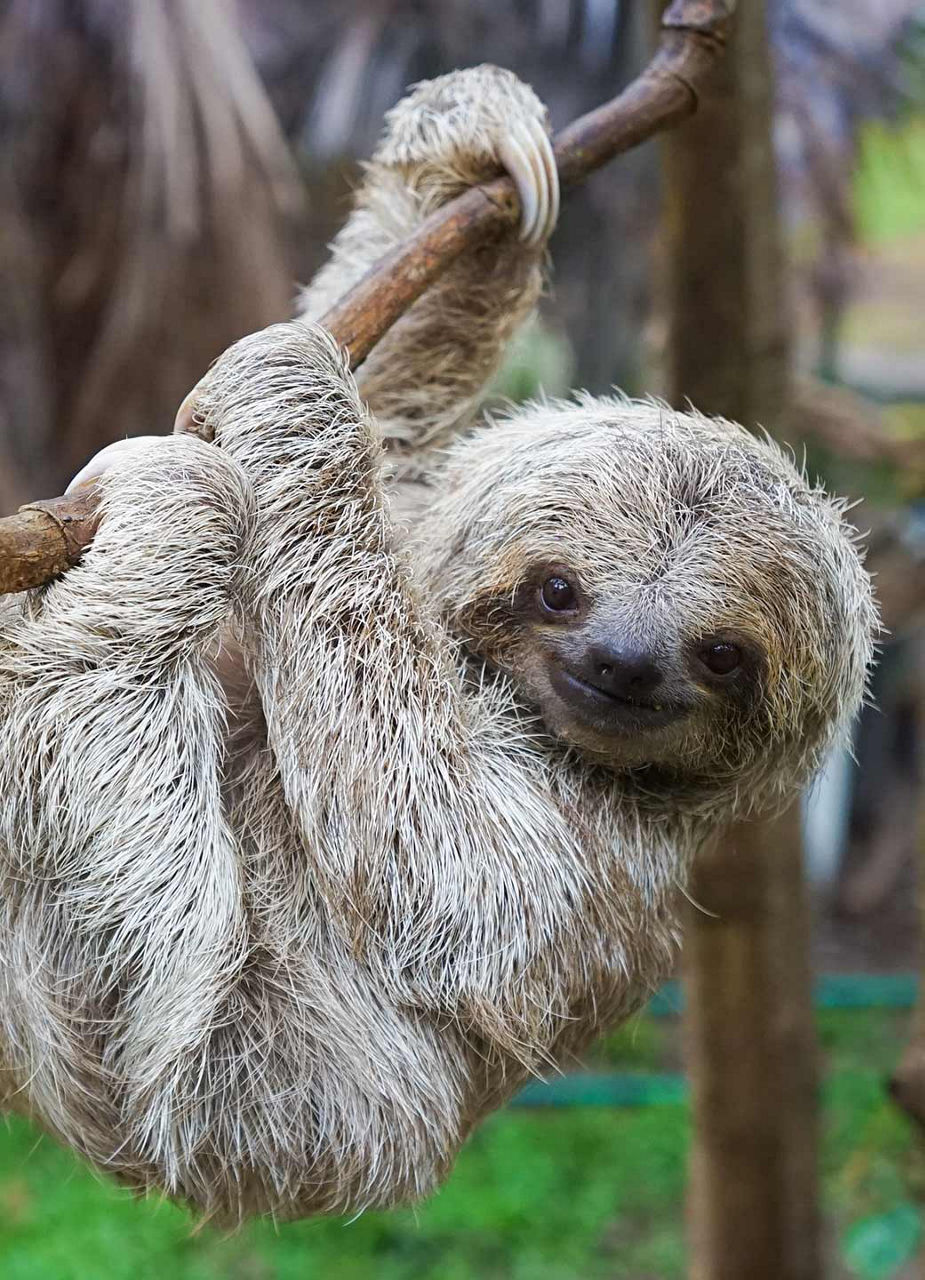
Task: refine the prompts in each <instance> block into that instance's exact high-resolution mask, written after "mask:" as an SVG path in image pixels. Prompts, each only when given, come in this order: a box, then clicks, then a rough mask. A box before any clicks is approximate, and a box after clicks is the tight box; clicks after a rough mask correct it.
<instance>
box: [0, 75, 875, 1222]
mask: <svg viewBox="0 0 925 1280" xmlns="http://www.w3.org/2000/svg"><path fill="white" fill-rule="evenodd" d="M503 170H507V171H508V172H510V173H511V174H512V176H513V177H514V179H515V181H516V183H517V185H518V189H519V190H520V193H521V199H522V204H523V210H524V212H523V224H522V227H521V235H520V238H519V239H514V238H513V237H508V238H507V239H505V240H503V241H501V242H499V243H498V244H495V245H491V246H489V247H488V248H486V249H484V250H482V251H481V252H480V253H476V254H474V255H472V258H471V259H467V260H465V261H460V262H458V263H457V264H456V265H455V266H454V267H453V268H452V269H451V270H450V272H449V273H448V274H447V275H446V276H445V277H444V278H443V279H442V281H441V282H440V283H439V284H438V285H437V286H436V288H435V289H434V290H433V291H432V292H431V293H430V294H429V295H427V296H426V297H425V298H423V299H422V300H421V301H420V302H419V303H417V304H416V305H415V307H414V308H413V309H412V310H411V312H410V313H409V314H408V316H407V317H406V318H405V319H404V320H402V321H401V322H400V323H399V324H398V325H396V326H395V328H394V329H393V330H392V331H391V332H390V334H389V335H388V336H387V337H386V339H385V340H384V341H383V342H382V343H381V344H380V346H379V347H378V348H377V350H376V351H375V353H374V354H373V356H372V357H371V358H370V360H369V361H368V362H367V363H366V365H365V366H364V368H363V369H362V371H361V380H360V384H359V387H358V386H357V385H356V383H355V382H354V380H353V379H352V377H351V375H350V374H349V372H348V371H347V368H346V365H345V362H344V358H343V356H342V354H341V353H340V352H339V351H338V349H337V347H336V345H335V344H334V342H333V340H332V339H331V338H330V336H329V335H328V334H327V333H326V332H325V330H324V329H323V328H322V327H321V326H320V325H319V324H318V323H317V317H318V316H320V315H321V314H323V312H324V310H325V309H326V308H327V306H329V305H330V303H331V302H332V301H333V300H334V299H335V298H336V297H338V296H339V295H340V294H341V293H342V292H343V291H344V290H345V289H346V288H347V287H349V285H350V284H351V283H352V282H353V281H354V280H355V279H356V278H357V276H358V275H359V274H361V273H362V272H363V270H364V269H365V268H366V267H367V266H368V265H369V264H370V263H371V262H372V261H373V260H374V259H375V258H377V257H378V256H380V255H381V254H382V253H383V252H384V251H385V250H387V249H388V248H389V247H391V245H393V244H394V243H395V242H396V241H397V240H399V239H401V238H402V237H403V236H405V235H407V234H408V233H409V232H410V231H411V230H412V229H413V228H414V227H415V226H416V225H417V224H418V223H419V222H420V220H421V219H422V218H424V217H425V216H426V215H427V214H428V212H430V211H431V210H432V209H433V208H435V207H438V206H439V205H440V204H441V203H442V202H443V201H445V200H447V199H450V198H452V196H453V195H455V194H456V193H457V192H458V191H459V190H461V189H462V188H463V187H465V186H468V185H470V184H471V183H473V182H477V181H481V180H484V179H485V178H487V177H490V176H493V175H495V174H497V173H498V172H501V171H503ZM557 199H558V196H557V187H556V183H555V169H554V165H553V163H552V157H551V151H550V146H549V142H548V137H547V133H546V126H545V114H544V111H543V108H542V106H541V105H540V104H539V102H538V101H537V100H536V98H535V97H534V96H533V94H532V92H531V91H530V90H529V89H527V88H526V87H525V86H523V85H522V84H520V83H519V82H518V81H517V80H516V79H515V78H514V77H513V76H512V75H511V74H510V73H507V72H503V71H499V70H497V69H494V68H476V69H475V70H472V71H466V72H460V73H455V74H453V75H450V76H446V77H442V78H441V79H439V80H436V81H433V82H431V83H428V84H423V85H421V86H418V87H417V88H416V89H415V90H414V91H413V92H412V93H411V95H410V96H409V97H408V98H407V99H406V100H405V101H404V102H403V103H401V104H400V105H399V106H398V107H397V108H396V109H395V110H394V111H393V112H392V113H391V115H390V117H389V118H388V121H387V126H386V132H385V137H384V140H383V142H382V144H381V146H380V148H379V150H378V152H377V153H376V155H375V157H374V159H373V161H372V163H371V164H370V165H369V167H368V169H367V171H366V176H365V181H364V184H363V186H362V188H361V189H360V191H359V192H358V195H357V198H356V204H355V208H354V211H353V213H352V215H351V217H350V219H349V221H348V223H347V225H346V227H345V228H344V230H343V231H342V232H341V234H340V236H339V237H338V238H337V240H336V242H335V244H334V246H333V252H332V256H331V259H330V262H329V263H328V265H327V266H326V267H325V268H323V270H322V271H321V273H320V275H319V276H318V277H317V278H316V280H315V281H314V282H313V283H312V284H311V285H310V286H309V287H308V289H307V290H306V291H305V292H304V294H303V296H302V299H301V304H300V306H301V314H300V316H299V317H298V318H297V319H295V320H293V321H291V322H289V323H285V324H282V325H278V326H275V327H273V328H271V329H269V330H266V331H264V332H262V333H260V334H256V335H253V336H251V337H248V338H245V339H243V340H242V341H241V342H239V343H237V344H236V345H235V346H234V347H232V348H231V349H230V350H229V351H228V352H226V353H225V355H224V356H222V357H221V358H220V359H219V361H218V362H217V364H216V365H215V366H214V367H213V369H212V371H211V373H210V375H209V376H208V378H207V379H206V381H205V382H204V384H203V389H202V394H201V397H200V400H199V403H198V408H197V414H198V417H199V419H200V421H201V422H202V424H203V426H204V427H205V428H207V429H208V432H209V433H211V434H212V436H213V443H209V444H207V443H205V441H204V440H202V439H199V438H197V437H196V436H194V435H175V436H173V437H167V438H163V439H158V440H156V441H149V442H147V443H138V442H129V444H128V445H123V446H117V447H116V448H115V450H114V451H113V450H110V451H107V452H106V453H105V454H104V455H102V456H101V457H100V458H98V459H97V460H95V462H94V463H92V464H91V465H90V468H89V470H88V472H86V473H85V474H84V475H82V477H81V479H86V478H87V476H92V477H95V479H96V482H97V483H98V484H99V486H100V489H101V494H102V512H103V515H102V520H101V524H100V528H99V532H98V534H97V537H96V539H95V541H94V544H93V546H92V547H91V548H90V549H89V550H88V551H87V553H86V555H85V556H84V558H83V560H82V562H81V563H80V564H79V565H78V566H76V567H75V568H74V569H72V570H71V571H69V572H68V573H67V574H66V575H65V576H64V577H62V578H61V579H59V580H58V581H56V582H55V583H53V584H51V585H50V586H48V587H47V588H44V589H42V590H40V591H37V592H33V593H30V594H28V595H25V596H21V597H18V598H15V599H10V600H8V601H6V602H5V603H4V605H3V606H2V611H0V796H2V800H0V875H2V895H0V1045H2V1058H3V1078H4V1081H5V1093H6V1095H7V1099H8V1105H10V1106H13V1107H20V1108H22V1109H25V1110H28V1112H29V1113H30V1114H31V1115H33V1116H34V1117H35V1118H37V1119H38V1121H39V1122H41V1123H42V1124H43V1125H44V1126H45V1127H46V1128H47V1129H49V1130H50V1131H51V1132H52V1133H54V1134H55V1135H57V1137H59V1138H60V1139H61V1140H63V1141H64V1142H66V1143H69V1144H70V1145H71V1146H73V1147H74V1148H76V1149H77V1150H78V1151H79V1152H81V1153H82V1154H83V1155H84V1156H85V1157H86V1158H87V1159H89V1160H90V1161H92V1162H93V1164H94V1165H96V1166H97V1167H99V1168H100V1169H103V1170H106V1171H107V1172H109V1173H110V1174H113V1175H115V1176H116V1177H118V1178H119V1179H121V1181H122V1182H124V1183H125V1184H127V1185H129V1186H131V1187H133V1188H136V1189H138V1190H146V1189H154V1188H157V1189H160V1190H162V1191H163V1192H165V1193H166V1194H168V1195H169V1196H171V1197H174V1198H177V1199H179V1200H182V1201H185V1202H187V1203H188V1204H190V1205H192V1206H194V1207H195V1208H196V1209H198V1210H199V1211H200V1212H201V1213H203V1214H205V1215H207V1216H209V1217H213V1218H217V1219H221V1220H228V1221H232V1222H234V1221H237V1220H240V1219H241V1218H243V1217H245V1216H246V1215H249V1214H254V1213H272V1214H273V1215H275V1216H276V1217H278V1218H291V1217H295V1216H300V1215H306V1214H314V1213H342V1212H347V1211H350V1212H355V1211H357V1210H360V1209H365V1208H369V1207H373V1206H378V1207H383V1206H391V1205H396V1204H400V1203H406V1202H409V1201H413V1200H416V1199H418V1198H419V1197H421V1196H424V1195H426V1194H427V1193H429V1192H430V1191H432V1190H433V1189H434V1188H435V1187H436V1186H438V1185H439V1184H440V1182H441V1181H442V1179H444V1178H445V1176H446V1174H447V1172H448V1170H449V1169H450V1167H451V1165H452V1163H453V1160H454V1158H455V1156H456V1154H457V1152H458V1151H459V1149H460V1147H461V1145H462V1143H463V1142H464V1140H465V1138H466V1136H467V1134H468V1133H469V1132H470V1131H471V1129H472V1127H473V1125H475V1124H476V1123H477V1122H478V1121H479V1119H480V1118H481V1117H483V1116H484V1115H485V1114H486V1113H488V1112H489V1111H491V1110H492V1109H493V1108H495V1107H497V1106H499V1105H500V1104H501V1103H503V1102H504V1101H505V1099H507V1098H509V1097H510V1096H511V1094H512V1093H513V1092H514V1091H515V1090H516V1089H517V1088H518V1087H519V1086H520V1085H521V1084H522V1083H523V1082H524V1080H526V1079H527V1078H529V1077H530V1076H531V1075H536V1074H538V1073H542V1072H544V1071H547V1070H549V1069H555V1068H560V1067H562V1066H566V1065H568V1064H569V1063H571V1062H573V1061H574V1060H575V1059H576V1056H577V1055H579V1054H580V1053H581V1052H582V1050H583V1049H584V1048H585V1046H586V1045H587V1044H588V1043H589V1042H590V1041H591V1040H592V1039H593V1038H594V1037H595V1036H597V1035H598V1034H600V1033H601V1032H602V1031H603V1030H605V1029H606V1028H608V1027H609V1026H611V1025H613V1024H614V1023H615V1022H617V1021H619V1020H620V1019H622V1018H625V1017H627V1016H628V1015H629V1014H630V1013H631V1012H632V1011H633V1010H635V1009H637V1008H638V1007H639V1006H640V1004H641V1003H642V1002H643V1001H644V1000H645V999H646V998H647V996H648V994H649V993H650V992H651V991H652V989H653V988H654V986H655V985H657V984H658V983H659V982H660V981H661V980H662V978H663V977H664V976H665V974H666V973H667V971H668V970H669V968H670V966H671V964H672V961H673V957H674V954H675V948H676V944H677V928H676V923H675V915H674V907H675V898H676V893H677V891H678V888H679V886H681V885H683V881H684V876H685V871H686V868H687V865H688V863H689V861H690V858H691V857H692V855H693V854H694V853H695V851H696V849H697V848H698V846H699V845H700V844H701V842H702V841H703V840H704V839H706V838H707V837H708V836H709V834H710V833H711V832H712V831H713V830H714V829H715V828H716V827H717V826H718V824H720V823H722V822H724V821H726V820H727V819H729V818H730V817H732V816H734V815H737V814H743V813H749V812H751V811H753V810H757V809H761V808H765V807H768V806H773V805H775V804H777V803H780V802H781V800H782V799H783V798H784V797H786V796H788V795H790V794H792V793H793V792H794V790H795V789H797V788H799V787H800V786H801V785H803V784H804V783H805V781H806V780H807V779H808V778H809V777H810V776H811V774H812V773H813V771H814V769H815V768H816V767H817V765H818V764H819V762H820V760H821V759H822V757H823V755H824V753H825V752H826V750H827V749H828V747H829V746H830V745H831V744H832V743H833V742H834V741H836V740H838V739H839V738H841V737H843V736H844V735H845V734H846V732H847V729H848V726H849V723H850V721H851V718H852V716H853V715H854V714H855V712H856V710H857V708H858V706H859V703H860V702H861V699H862V697H863V692H864V686H865V672H866V669H867V666H868V663H869V661H870V658H871V646H872V635H873V634H874V631H875V627H876V618H875V612H874V606H873V604H872V599H871V589H870V582H869V579H868V576H867V575H866V573H865V571H864V569H863V565H862V561H861V556H860V554H859V551H858V548H857V546H856V545H855V541H854V538H853V536H852V532H851V529H850V526H849V525H848V523H847V521H846V519H845V516H844V509H843V505H842V504H840V503H839V502H838V501H835V500H833V499H830V498H829V497H828V496H826V494H825V493H824V492H822V491H821V490H820V489H819V488H816V487H813V486H812V485H811V484H809V483H808V482H807V480H806V479H805V477H804V476H802V475H801V474H800V473H799V472H798V471H797V470H796V469H795V468H794V466H793V465H792V463H791V461H790V460H789V458H788V457H786V456H785V455H784V453H782V452H781V450H780V449H779V448H778V447H777V446H775V445H774V444H773V443H772V442H771V441H770V440H769V439H758V438H755V437H753V436H751V435H750V434H749V433H747V432H746V431H745V430H744V429H742V428H741V427H738V426H736V425H734V424H732V423H729V422H725V421H720V420H710V419H707V418H705V417H703V416H701V415H699V414H697V413H694V412H686V413H678V412H675V411H673V410H671V409H669V408H668V407H666V406H665V405H661V404H658V403H655V402H646V403H633V402H630V401H628V400H625V399H621V398H619V397H617V396H614V397H611V398H604V399H594V398H592V397H590V396H587V395H579V396H577V397H576V398H574V399H573V400H571V401H568V402H563V403H540V404H534V405H529V406H527V407H525V408H521V409H517V410H514V411H511V412H509V413H507V414H505V415H501V416H499V417H498V418H497V419H496V420H494V421H485V422H482V423H481V424H480V425H473V415H474V412H475V409H476V406H477V403H478V399H479V396H480V394H481V393H482V391H483V388H484V386H485V384H486V382H487V380H488V379H489V378H490V377H491V375H492V373H493V371H494V369H495V368H496V367H497V364H498V361H499V360H500V358H501V356H502V354H503V350H504V347H505V344H506V343H507V341H508V339H509V338H510V336H511V335H512V333H513V332H514V331H515V330H516V328H517V326H518V325H519V324H520V323H521V322H522V320H523V319H524V317H525V316H526V315H527V314H529V312H530V310H531V309H532V307H533V305H534V303H535V300H536V297H537V295H538V293H539V290H540V288H541V286H542V282H543V263H544V251H545V244H546V241H547V238H548V235H549V232H550V230H551V228H552V225H553V224H554V222H555V217H556V210H557ZM409 490H410V491H412V498H411V499H410V500H407V501H406V497H405V496H403V495H406V493H407V491H409ZM409 513H410V514H409Z"/></svg>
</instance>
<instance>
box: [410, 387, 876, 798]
mask: <svg viewBox="0 0 925 1280" xmlns="http://www.w3.org/2000/svg"><path fill="white" fill-rule="evenodd" d="M419 546H420V547H421V556H422V560H423V564H424V567H425V572H426V574H427V577H428V581H429V585H430V587H431V589H432V590H433V591H434V593H435V594H436V596H437V598H438V599H439V601H440V605H441V608H442V610H443V613H444V616H445V618H446V619H447V621H448V623H449V625H450V627H451V629H452V630H453V631H454V632H455V633H456V634H457V635H458V636H459V637H460V638H461V639H462V640H463V641H464V643H465V644H466V646H467V647H468V648H469V649H470V651H472V652H473V653H474V654H476V655H478V656H479V657H480V658H482V659H484V660H485V661H486V662H487V663H488V664H490V665H491V666H493V667H495V668H498V669H500V670H502V671H504V672H506V673H507V674H509V675H510V676H511V677H512V679H513V681H514V682H515V685H516V687H517V689H518V691H519V693H520V696H521V698H522V700H523V701H524V702H525V703H526V704H527V705H529V706H530V707H531V708H533V709H535V710H536V711H537V712H538V713H539V715H540V717H541V718H542V720H543V721H544V723H545V726H546V728H547V729H548V730H549V732H551V733H552V734H554V735H555V736H556V737H558V738H560V739H562V740H564V741H566V742H567V743H569V744H571V745H573V746H574V747H576V748H577V749H578V750H579V751H581V752H582V754H584V755H585V756H587V757H588V758H590V759H592V760H593V761H595V762H596V763H600V764H603V765H605V766H608V767H610V768H613V769H616V770H619V771H621V772H624V773H626V774H627V775H628V776H629V775H632V777H633V779H635V780H636V781H637V782H638V784H639V786H640V788H641V789H642V790H645V791H648V792H650V793H655V794H663V793H664V792H665V791H666V790H667V791H670V792H671V794H672V795H674V796H676V797H678V798H679V799H680V798H682V797H683V796H684V795H685V794H688V795H689V796H690V798H691V800H693V801H695V802H697V801H700V800H702V801H703V803H704V804H706V805H709V804H710V803H719V804H728V803H730V802H734V803H738V804H740V805H741V806H742V807H746V806H749V805H753V804H758V805H760V804H763V803H767V802H768V801H770V800H772V799H773V797H774V795H775V794H777V793H780V792H781V791H783V790H786V789H788V788H789V787H791V786H793V785H794V784H796V783H799V782H802V781H803V780H804V779H805V778H806V777H807V776H808V775H809V774H810V773H811V772H812V771H813V769H814V768H815V767H816V766H817V764H818V763H819V760H820V757H821V755H822V753H823V752H824V750H825V748H826V747H827V746H828V745H829V744H830V742H831V741H832V740H833V739H834V738H835V737H837V735H838V734H839V733H840V732H842V731H843V730H844V729H845V727H846V726H847V725H848V724H849V723H850V720H851V718H852V717H853V716H854V715H855V713H856V712H857V710H858V708H859V706H860V703H861V700H862V697H863V692H864V685H865V675H866V670H867V667H868V664H869V662H870V660H871V654H872V638H873V635H874V632H875V630H876V625H877V624H876V613H875V608H874V605H873V603H872V598H871V589H870V580H869V578H868V575H867V574H866V573H865V571H864V569H863V567H862V564H861V559H860V557H859V554H858V551H857V548H856V546H855V543H854V540H853V538H852V534H851V530H850V527H849V526H848V525H847V523H846V521H845V520H844V518H843V508H842V506H841V504H839V503H838V502H836V501H833V500H832V499H830V498H829V497H827V496H826V495H825V494H824V493H822V492H821V491H820V490H819V489H815V488H812V487H811V486H810V485H808V484H807V482H806V480H805V479H804V478H803V477H802V476H801V475H800V474H799V473H798V472H797V471H796V469H795V468H794V467H793V465H792V463H791V462H790V460H789V459H788V458H787V457H786V456H785V455H784V454H783V453H782V452H781V451H780V450H779V449H778V448H777V447H776V446H775V445H773V444H771V443H769V442H766V441H762V440H757V439H755V438H754V437H752V436H750V435H749V434H748V433H747V432H746V431H745V430H743V429H742V428H741V427H738V426H735V425H733V424H731V423H728V422H724V421H721V420H708V419H705V418H702V417H700V416H698V415H696V414H678V413H675V412H673V411H671V410H669V409H667V408H665V407H664V406H661V405H658V404H653V403H644V404H630V403H627V402H621V401H619V400H595V399H592V398H590V397H586V398H583V399H581V400H579V401H578V402H577V403H576V404H574V405H566V406H561V405H560V406H539V407H533V408H532V409H530V410H528V411H526V412H524V413H521V414H519V415H517V416H515V417H513V418H510V419H508V420H506V421H502V422H499V423H497V424H494V425H492V426H490V427H488V428H486V429H485V430H483V431H481V432H479V433H478V434H476V435H475V436H473V437H472V438H470V439H469V440H467V441H465V442H463V443H462V444H461V445H460V446H458V447H457V448H456V450H455V451H454V452H453V453H452V454H451V457H450V461H449V465H448V469H447V472H446V474H445V477H444V485H443V488H442V490H441V497H440V498H439V500H438V501H437V502H436V503H435V504H434V506H433V508H432V509H431V511H430V513H429V515H428V517H427V519H426V521H425V522H424V525H423V527H422V530H421V540H420V543H419Z"/></svg>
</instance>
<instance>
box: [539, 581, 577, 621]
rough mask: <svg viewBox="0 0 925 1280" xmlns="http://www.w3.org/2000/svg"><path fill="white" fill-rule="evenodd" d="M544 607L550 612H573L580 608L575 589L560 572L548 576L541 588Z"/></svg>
mask: <svg viewBox="0 0 925 1280" xmlns="http://www.w3.org/2000/svg"><path fill="white" fill-rule="evenodd" d="M540 600H541V601H542V603H543V608H544V609H547V610H548V611H549V612H550V613H571V612H573V611H574V610H575V609H577V608H578V599H577V597H576V595H575V589H574V587H573V586H572V584H571V583H570V582H568V581H566V579H565V578H560V577H559V575H558V574H554V575H553V577H551V578H547V579H546V581H545V582H544V583H543V586H542V588H541V590H540Z"/></svg>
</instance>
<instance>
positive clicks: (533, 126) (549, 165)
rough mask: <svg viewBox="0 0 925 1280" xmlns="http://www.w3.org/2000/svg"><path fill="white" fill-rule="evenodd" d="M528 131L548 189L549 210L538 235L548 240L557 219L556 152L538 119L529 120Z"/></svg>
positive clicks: (557, 178)
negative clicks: (544, 223)
mask: <svg viewBox="0 0 925 1280" xmlns="http://www.w3.org/2000/svg"><path fill="white" fill-rule="evenodd" d="M530 132H531V133H532V134H533V137H534V140H535V142H536V148H537V151H538V153H539V156H540V160H541V161H542V164H543V170H544V172H545V174H546V182H547V189H548V191H549V212H548V215H547V221H546V225H545V226H544V227H543V229H542V234H541V236H540V239H541V240H548V239H549V237H550V236H551V235H552V233H553V231H555V229H556V223H557V222H558V220H559V170H558V167H557V166H556V154H555V152H554V151H553V149H552V141H551V139H550V137H549V134H548V133H547V132H546V130H545V129H544V128H543V126H542V125H541V124H540V122H539V120H531V121H530Z"/></svg>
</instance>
